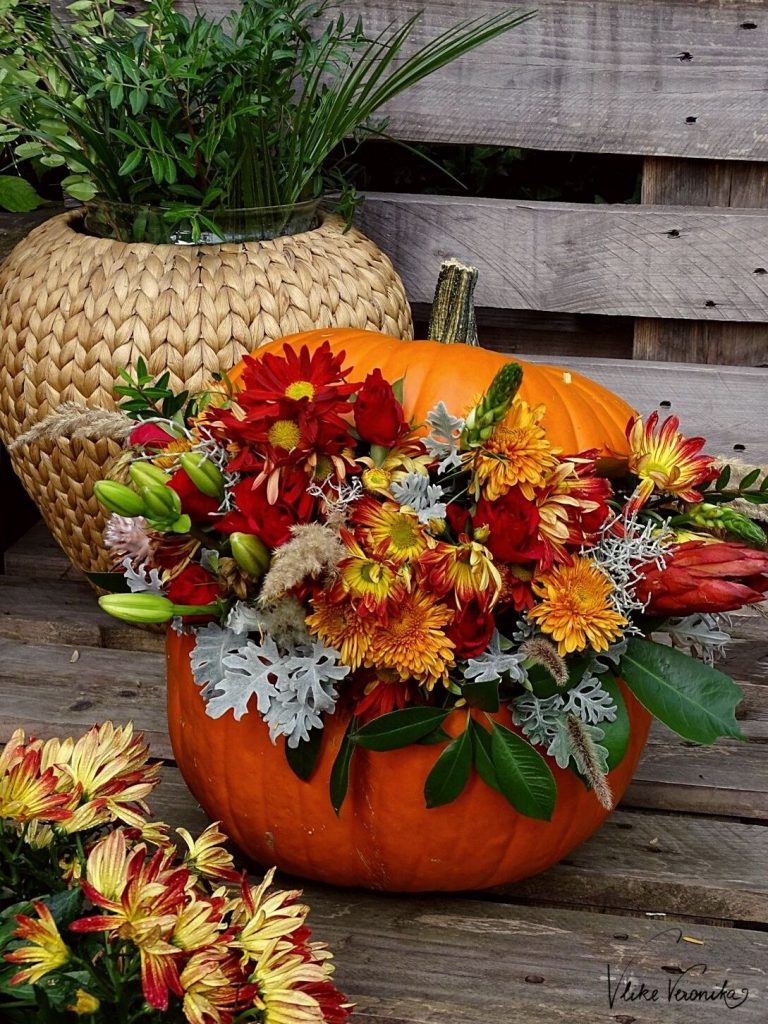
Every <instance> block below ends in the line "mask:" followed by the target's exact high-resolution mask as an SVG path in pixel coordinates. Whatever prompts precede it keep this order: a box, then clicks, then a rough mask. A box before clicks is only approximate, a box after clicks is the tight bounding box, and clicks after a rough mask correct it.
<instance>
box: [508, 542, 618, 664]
mask: <svg viewBox="0 0 768 1024" xmlns="http://www.w3.org/2000/svg"><path fill="white" fill-rule="evenodd" d="M612 590H613V584H612V583H611V581H610V579H609V578H608V577H607V576H606V575H605V573H604V572H603V571H602V569H600V568H599V567H598V566H597V565H595V563H594V562H592V561H591V560H590V559H588V558H582V557H576V558H574V559H573V561H572V562H571V563H570V564H567V565H559V566H556V567H555V568H553V569H551V570H550V571H549V572H547V573H545V574H544V575H542V576H539V577H538V579H535V580H534V582H533V591H534V594H536V596H537V597H538V598H539V601H538V603H537V604H536V605H535V607H534V608H532V609H531V611H529V612H528V617H529V618H530V619H532V620H533V621H534V622H537V623H538V625H539V628H540V629H541V631H542V632H543V633H547V634H548V635H549V636H551V637H552V639H553V640H555V641H557V649H558V653H559V654H561V655H566V654H572V653H573V652H574V651H583V650H584V648H585V647H587V646H589V647H592V648H593V650H595V651H605V650H607V649H608V647H609V646H610V644H611V643H612V642H613V641H614V640H618V639H619V637H620V636H621V631H622V627H623V626H626V625H627V620H626V619H625V618H624V616H623V615H620V614H619V613H618V612H617V611H616V609H615V608H614V607H613V604H612V603H611V592H612Z"/></svg>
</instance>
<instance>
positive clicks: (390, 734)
mask: <svg viewBox="0 0 768 1024" xmlns="http://www.w3.org/2000/svg"><path fill="white" fill-rule="evenodd" d="M450 713H451V709H450V708H431V707H412V708H403V709H402V710H400V711H390V712H389V714H387V715H380V716H379V717H378V718H374V719H373V721H372V722H368V724H367V725H364V726H363V727H362V729H357V730H356V731H355V732H354V733H353V734H352V741H353V743H356V744H357V745H358V746H359V747H365V748H366V750H397V749H398V748H399V747H407V746H409V745H410V744H411V743H415V742H416V741H417V740H420V739H421V738H422V737H423V736H427V735H429V733H431V732H433V731H434V730H435V729H436V728H437V726H438V725H440V724H441V723H442V722H443V721H444V719H446V718H447V717H448V715H449V714H450Z"/></svg>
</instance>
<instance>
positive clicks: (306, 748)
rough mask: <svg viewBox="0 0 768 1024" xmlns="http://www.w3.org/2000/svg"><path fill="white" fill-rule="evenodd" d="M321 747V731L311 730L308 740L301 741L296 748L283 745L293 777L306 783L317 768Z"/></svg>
mask: <svg viewBox="0 0 768 1024" xmlns="http://www.w3.org/2000/svg"><path fill="white" fill-rule="evenodd" d="M322 745H323V730H322V729H311V730H310V733H309V739H308V740H303V741H302V742H301V743H299V745H298V746H297V747H289V746H288V744H287V743H286V745H285V759H286V761H287V762H288V764H289V765H290V767H291V771H292V772H293V773H294V775H298V777H299V778H300V779H301V780H302V781H303V782H307V781H308V780H309V779H310V778H311V777H312V773H313V772H314V770H315V767H316V766H317V759H318V757H319V756H320V750H321V748H322Z"/></svg>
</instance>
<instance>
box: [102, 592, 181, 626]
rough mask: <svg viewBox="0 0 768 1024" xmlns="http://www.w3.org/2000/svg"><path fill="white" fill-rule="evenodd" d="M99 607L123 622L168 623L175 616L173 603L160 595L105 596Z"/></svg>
mask: <svg viewBox="0 0 768 1024" xmlns="http://www.w3.org/2000/svg"><path fill="white" fill-rule="evenodd" d="M99 606H100V607H101V608H103V609H104V611H105V612H108V613H109V614H110V615H112V616H113V617H114V618H116V619H122V620H123V622H136V623H142V624H146V623H150V622H156V623H159V622H170V620H171V619H172V618H173V616H174V614H175V613H174V610H173V601H169V600H168V598H167V597H161V596H160V594H105V595H104V596H103V597H100V598H99Z"/></svg>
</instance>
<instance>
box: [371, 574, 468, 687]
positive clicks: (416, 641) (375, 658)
mask: <svg viewBox="0 0 768 1024" xmlns="http://www.w3.org/2000/svg"><path fill="white" fill-rule="evenodd" d="M452 618H453V612H452V611H451V610H450V608H447V607H446V606H445V605H443V604H438V603H437V601H436V600H435V598H434V596H433V595H432V594H429V593H427V592H426V591H423V590H421V589H419V588H418V587H417V588H415V589H414V590H413V591H412V592H411V593H410V594H404V595H403V598H402V600H401V601H400V603H399V604H398V605H397V607H396V609H394V610H393V612H392V614H391V615H390V617H389V620H388V621H387V622H386V623H385V624H377V627H376V630H375V631H374V634H373V637H372V638H371V644H370V647H369V649H368V654H367V656H366V659H365V664H366V665H367V666H368V667H369V668H376V669H387V668H388V669H392V670H393V671H395V672H397V674H398V675H399V676H400V678H401V679H403V680H406V679H415V680H416V681H417V682H419V683H421V684H422V685H423V686H425V687H426V688H427V689H428V690H431V689H432V687H433V686H434V685H435V684H436V683H438V682H444V681H445V680H446V679H447V676H448V669H449V668H450V667H451V665H452V664H453V646H454V645H453V643H452V641H450V640H449V639H448V637H447V636H446V635H445V633H444V632H443V626H446V625H447V624H448V623H449V622H450V621H451V619H452Z"/></svg>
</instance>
